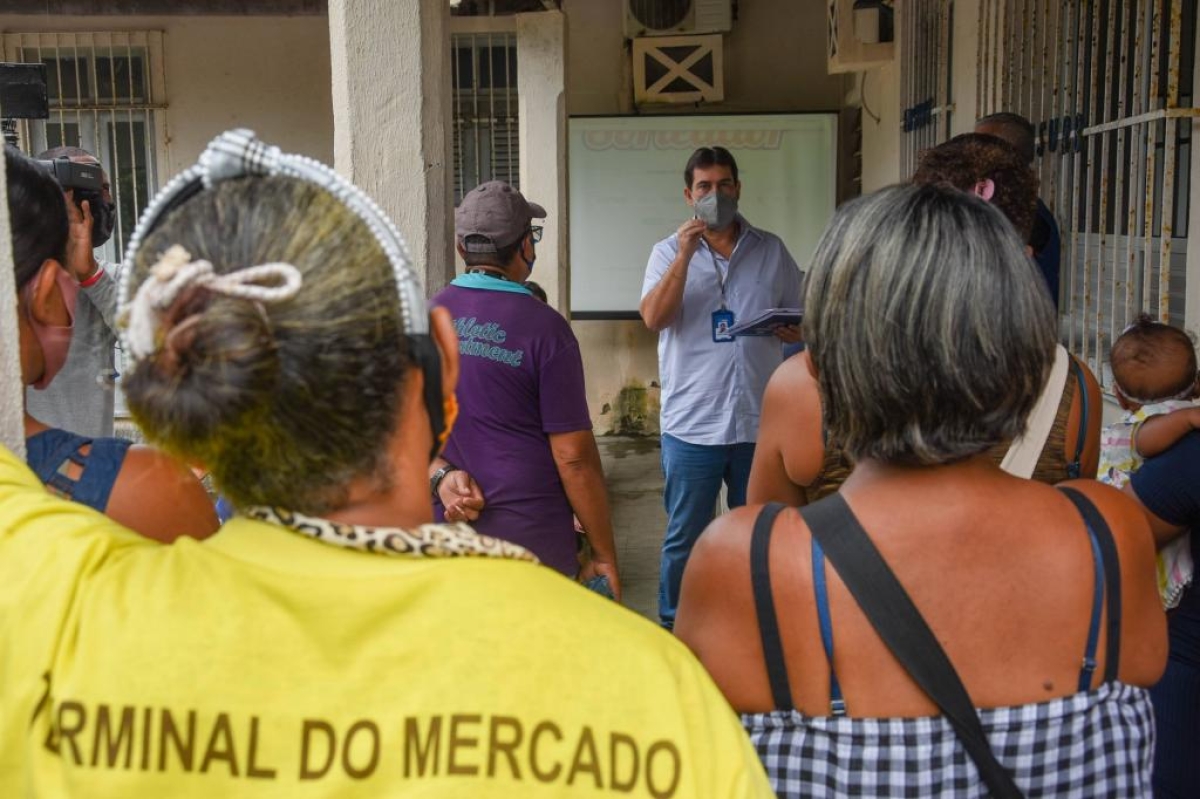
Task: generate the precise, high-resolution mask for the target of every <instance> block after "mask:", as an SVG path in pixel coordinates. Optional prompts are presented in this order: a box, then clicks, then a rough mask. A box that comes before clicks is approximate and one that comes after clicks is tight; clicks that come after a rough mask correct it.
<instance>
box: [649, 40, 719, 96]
mask: <svg viewBox="0 0 1200 799" xmlns="http://www.w3.org/2000/svg"><path fill="white" fill-rule="evenodd" d="M633 96H634V100H635V101H637V102H638V103H717V102H720V101H721V100H724V99H725V77H724V63H723V61H722V51H721V36H720V35H719V34H714V35H709V36H654V37H650V38H645V39H634V40H633Z"/></svg>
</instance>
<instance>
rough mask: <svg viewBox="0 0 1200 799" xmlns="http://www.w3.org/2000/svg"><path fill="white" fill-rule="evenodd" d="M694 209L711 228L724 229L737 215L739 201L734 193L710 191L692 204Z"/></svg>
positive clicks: (697, 216) (699, 217)
mask: <svg viewBox="0 0 1200 799" xmlns="http://www.w3.org/2000/svg"><path fill="white" fill-rule="evenodd" d="M692 210H693V211H694V212H695V214H696V218H697V219H700V220H703V222H704V224H706V225H708V229H709V230H724V229H725V228H727V227H729V226H730V225H731V224H732V223H733V220H734V217H736V216H737V210H738V201H737V197H734V196H733V195H732V194H726V193H725V192H722V191H710V192H709V193H708V194H706V195H704V196H703V197H701V198H700V199H698V200H696V201H695V202H694V203H693V204H692Z"/></svg>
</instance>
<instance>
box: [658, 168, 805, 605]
mask: <svg viewBox="0 0 1200 799" xmlns="http://www.w3.org/2000/svg"><path fill="white" fill-rule="evenodd" d="M684 186H685V188H684V191H683V196H684V199H685V200H686V201H687V203H688V205H690V206H692V209H693V211H694V214H695V215H694V217H693V218H692V219H689V220H688V221H686V222H684V223H683V224H682V225H681V226H680V227H679V229H678V230H677V231H676V232H675V233H674V234H672V235H671V236H669V237H667V238H665V239H663V240H662V241H660V242H659V243H658V244H656V245H654V250H653V252H651V254H650V261H649V263H648V264H647V265H646V279H645V282H644V283H643V284H642V302H641V306H640V311H641V314H642V319H643V320H645V322H646V326H647V327H649V328H650V329H651V330H654V331H656V332H657V333H658V371H659V378H660V381H661V384H662V419H661V427H662V466H663V474H664V476H665V478H666V487H665V490H664V492H663V501H664V504H665V505H666V509H667V535H666V539H665V540H664V541H663V550H662V564H661V572H660V577H659V592H658V614H659V618H660V619H661V621H662V624H663V626H664V627H667V628H672V627H674V624H675V607H676V605H677V604H678V602H679V585H680V582H681V580H682V578H683V569H684V566H686V565H687V559H688V556H689V555H690V554H691V551H692V546H693V544H695V542H696V539H697V538H698V537H699V536H700V533H701V532H702V531H703V530H704V528H705V527H706V526H707V525H708V523H709V522H710V521H712V517H713V511H714V509H715V508H716V503H717V497H718V495H719V492H720V489H721V483H722V482H724V483H725V485H726V486H727V488H728V500H729V506H730V507H731V508H732V507H737V506H739V505H743V504H745V502H746V483H747V481H748V480H749V477H750V463H751V461H752V460H753V458H754V442H755V440H756V439H757V438H758V419H759V415H760V413H761V411H762V396H763V391H764V390H765V389H766V385H767V379H768V378H769V377H770V376H771V372H773V371H774V370H775V367H777V366H778V365H779V364H780V361H781V360H782V351H781V344H780V342H781V341H782V342H786V343H794V342H797V341H799V340H800V329H799V327H798V326H787V327H780V328H777V329H776V331H775V337H770V336H766V337H759V336H737V337H735V336H730V335H728V334H727V333H726V332H725V331H726V330H727V329H728V328H730V327H732V326H733V325H735V324H736V323H737V322H739V321H742V320H746V319H750V318H752V317H753V316H755V315H757V314H758V313H760V312H761V311H764V310H766V309H768V308H783V307H792V308H795V307H799V305H800V299H801V298H800V283H801V279H802V275H801V273H800V269H799V268H798V267H797V266H796V262H795V261H794V260H792V256H791V255H790V254H789V253H788V251H787V248H786V247H785V246H784V244H783V242H782V241H781V240H780V239H779V237H778V236H775V235H774V234H772V233H768V232H766V231H765V230H759V229H757V228H755V227H752V226H751V225H750V223H749V222H747V221H746V219H745V218H744V217H743V216H741V215H740V214H739V213H738V212H737V201H738V198H739V197H740V196H741V190H742V186H741V183H740V182H739V181H738V170H737V162H736V161H735V160H734V158H733V156H732V155H731V154H730V153H729V151H728V150H726V149H725V148H723V147H711V148H710V147H701V148H700V149H698V150H696V152H694V153H692V156H691V158H689V159H688V163H687V167H686V168H685V169H684Z"/></svg>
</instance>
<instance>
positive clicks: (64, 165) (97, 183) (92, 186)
mask: <svg viewBox="0 0 1200 799" xmlns="http://www.w3.org/2000/svg"><path fill="white" fill-rule="evenodd" d="M38 164H40V165H41V166H43V167H45V168H46V170H47V171H49V172H50V174H51V175H53V176H54V179H55V180H57V181H58V185H60V186H62V187H63V190H64V191H65V190H66V189H75V201H76V202H77V203H78V202H79V201H81V200H90V199H92V198H91V197H88V196H82V197H81V196H80V195H81V194H84V195H87V194H89V193H90V194H94V195H95V196H96V199H99V197H100V192H101V191H103V189H104V174H103V172H102V170H101V169H100V167H98V166H95V165H94V164H80V163H76V162H75V161H72V160H71V159H70V158H67V157H66V156H65V155H64V156H62V157H61V158H55V159H54V160H53V161H38ZM92 205H93V206H94V205H95V203H92Z"/></svg>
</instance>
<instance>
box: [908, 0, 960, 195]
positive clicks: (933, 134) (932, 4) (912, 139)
mask: <svg viewBox="0 0 1200 799" xmlns="http://www.w3.org/2000/svg"><path fill="white" fill-rule="evenodd" d="M953 13H954V3H953V0H908V2H904V3H897V4H896V14H897V15H898V18H899V19H898V24H899V27H900V41H901V55H902V59H903V60H902V61H901V67H900V92H901V94H900V103H901V107H902V108H903V109H904V110H903V111H902V113H901V119H902V121H901V127H902V129H903V131H904V138H903V143H902V145H901V153H900V158H901V173H900V174H901V176H902V177H907V176H908V175H911V174H912V173H913V172H915V171H916V169H917V161H918V159H919V158H920V155H921V151H922V150H925V149H928V148H930V147H933V146H935V145H937V144H940V143H941V142H943V141H945V140H946V139H947V138H949V137H950V122H951V118H950V117H951V112H952V110H953V106H952V104H951V102H950V97H951V94H950V87H951V70H950V56H951V32H952V31H953V27H954V26H953Z"/></svg>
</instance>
